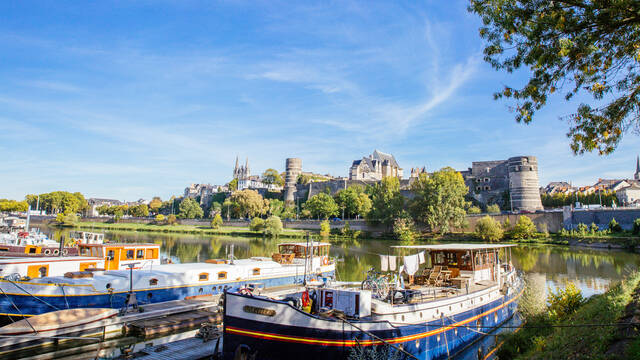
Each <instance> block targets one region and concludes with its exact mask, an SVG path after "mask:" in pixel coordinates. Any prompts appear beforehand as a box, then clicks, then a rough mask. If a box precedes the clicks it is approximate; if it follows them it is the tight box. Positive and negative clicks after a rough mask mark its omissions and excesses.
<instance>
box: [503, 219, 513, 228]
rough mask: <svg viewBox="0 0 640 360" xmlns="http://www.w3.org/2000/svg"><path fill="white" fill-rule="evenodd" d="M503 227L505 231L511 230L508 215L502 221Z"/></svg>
mask: <svg viewBox="0 0 640 360" xmlns="http://www.w3.org/2000/svg"><path fill="white" fill-rule="evenodd" d="M502 228H503V229H504V230H505V231H509V228H511V221H510V220H509V218H508V217H507V218H506V219H504V222H503V223H502Z"/></svg>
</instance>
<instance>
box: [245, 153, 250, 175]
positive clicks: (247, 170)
mask: <svg viewBox="0 0 640 360" xmlns="http://www.w3.org/2000/svg"><path fill="white" fill-rule="evenodd" d="M244 170H245V171H246V172H247V174H248V173H249V157H248V156H247V160H246V161H245V163H244Z"/></svg>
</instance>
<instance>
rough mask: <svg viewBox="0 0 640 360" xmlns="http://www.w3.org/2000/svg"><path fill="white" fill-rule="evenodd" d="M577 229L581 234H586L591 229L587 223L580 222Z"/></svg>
mask: <svg viewBox="0 0 640 360" xmlns="http://www.w3.org/2000/svg"><path fill="white" fill-rule="evenodd" d="M576 231H577V233H578V235H579V236H586V235H587V232H588V231H589V228H588V227H587V225H586V224H583V223H580V224H578V226H577V227H576Z"/></svg>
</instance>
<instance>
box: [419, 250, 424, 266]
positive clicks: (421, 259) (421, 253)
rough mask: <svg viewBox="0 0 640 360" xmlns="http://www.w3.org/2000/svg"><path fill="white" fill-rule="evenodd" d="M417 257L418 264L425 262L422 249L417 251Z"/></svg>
mask: <svg viewBox="0 0 640 360" xmlns="http://www.w3.org/2000/svg"><path fill="white" fill-rule="evenodd" d="M418 259H419V260H420V264H421V265H422V264H424V263H425V260H424V251H420V252H419V253H418Z"/></svg>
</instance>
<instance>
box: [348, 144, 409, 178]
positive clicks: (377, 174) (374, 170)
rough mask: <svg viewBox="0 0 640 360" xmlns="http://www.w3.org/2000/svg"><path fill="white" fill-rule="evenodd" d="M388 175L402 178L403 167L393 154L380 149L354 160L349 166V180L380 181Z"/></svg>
mask: <svg viewBox="0 0 640 360" xmlns="http://www.w3.org/2000/svg"><path fill="white" fill-rule="evenodd" d="M386 176H394V177H398V178H402V168H400V166H399V165H398V162H397V161H396V158H395V157H394V156H393V155H391V154H385V153H383V152H380V151H378V150H374V151H373V154H371V155H369V156H365V157H363V158H362V159H360V160H354V161H353V164H351V168H349V180H365V181H366V180H374V181H380V180H382V178H383V177H386Z"/></svg>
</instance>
